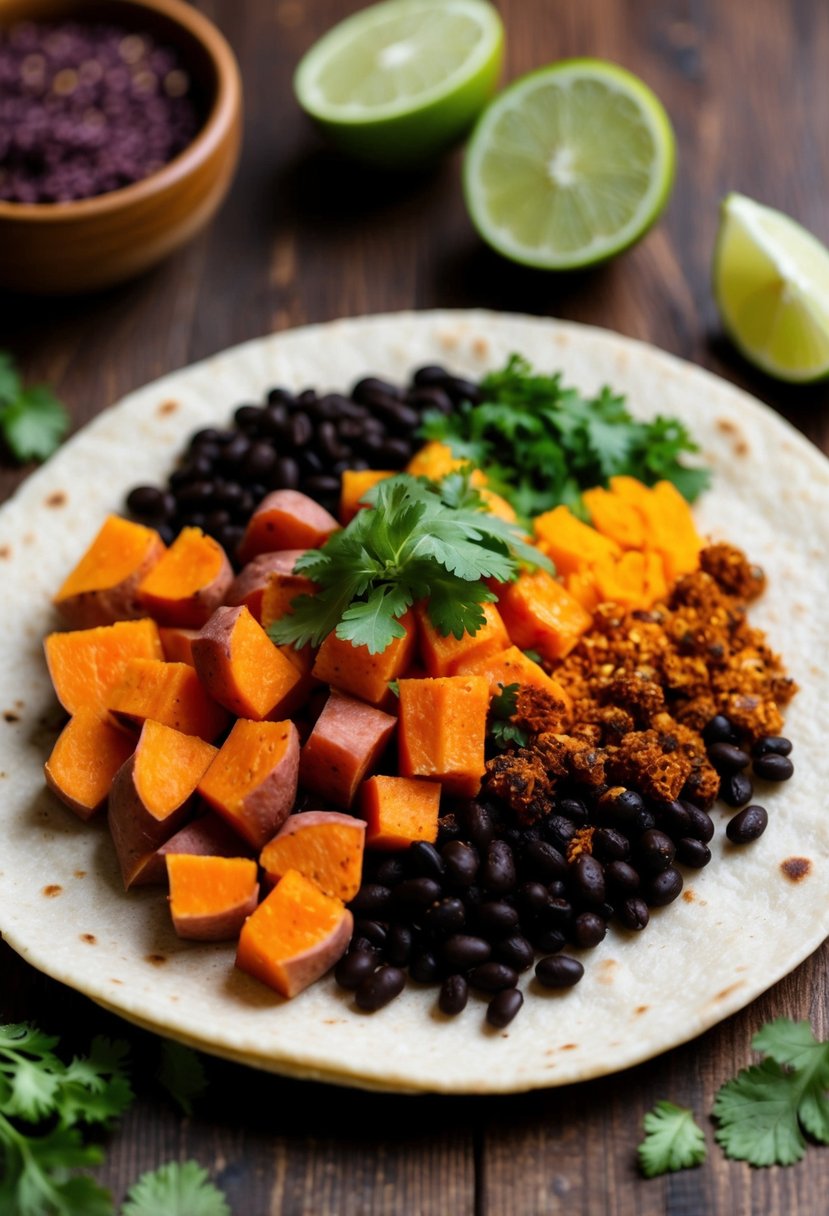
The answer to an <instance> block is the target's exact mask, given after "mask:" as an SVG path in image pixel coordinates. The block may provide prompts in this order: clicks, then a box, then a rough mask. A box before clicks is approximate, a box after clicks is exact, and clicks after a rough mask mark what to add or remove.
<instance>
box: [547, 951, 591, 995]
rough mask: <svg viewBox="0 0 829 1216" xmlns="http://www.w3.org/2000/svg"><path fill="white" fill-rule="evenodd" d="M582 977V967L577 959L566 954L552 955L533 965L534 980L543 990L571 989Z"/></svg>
mask: <svg viewBox="0 0 829 1216" xmlns="http://www.w3.org/2000/svg"><path fill="white" fill-rule="evenodd" d="M583 975H584V967H583V966H582V965H581V963H580V962H579V961H578V959H575V958H570V957H569V956H568V955H566V954H553V955H551V957H550V958H542V959H539V961H538V962H537V963H536V965H535V978H536V979H537V980H538V982H539V984H543V985H544V987H545V988H572V987H573V985H574V984H577V983H578V982H579V980H580V979H581V977H582V976H583Z"/></svg>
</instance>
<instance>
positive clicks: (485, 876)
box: [481, 840, 546, 895]
mask: <svg viewBox="0 0 829 1216" xmlns="http://www.w3.org/2000/svg"><path fill="white" fill-rule="evenodd" d="M515 883H516V872H515V858H514V857H513V855H512V849H511V848H510V847H509V845H508V844H507V843H506V841H504V840H493V841H492V843H491V844H490V846H489V848H488V849H487V853H486V861H485V862H484V864H483V866H482V867H481V885H482V886H483V888H484V890H486V891H489V892H490V894H492V895H508V894H509V893H510V891H512V890H513V889H514V888H515ZM545 895H546V892H545Z"/></svg>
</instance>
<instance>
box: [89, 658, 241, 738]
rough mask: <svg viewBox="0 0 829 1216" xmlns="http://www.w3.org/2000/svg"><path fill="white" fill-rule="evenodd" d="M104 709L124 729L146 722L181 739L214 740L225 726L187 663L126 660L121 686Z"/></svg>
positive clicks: (220, 712) (219, 709) (223, 717)
mask: <svg viewBox="0 0 829 1216" xmlns="http://www.w3.org/2000/svg"><path fill="white" fill-rule="evenodd" d="M106 708H107V709H109V710H111V711H112V713H113V714H115V716H116V718H118V720H119V721H121V722H123V723H125V724H126V725H134V726H140V725H141V724H142V723H143V722H145V721H146V720H147V719H148V718H152V719H153V721H154V722H162V723H163V724H164V725H165V726H172V727H173V729H174V730H180V731H182V732H183V733H184V734H185V735H198V736H199V737H200V738H202V739H207V740H208V741H209V740H211V739H215V738H216V736H217V735H220V734H221V733H222V731H223V730H224V728H225V727H226V726H227V712H226V710H224V709H223V708H222V706H221V705H218V704H217V703H216V702H215V701H214V700H213V698H212V697H211V696H210V695H209V694H208V693H207V691H206V689H205V688H204V685H203V684H202V683H201V681H200V680H199V677H198V676H197V675H196V673H195V671H194V669H193V668H192V667H190V665H189V664H188V663H164V662H163V661H162V660H160V659H130V660H129V662H128V663H127V664H126V665H125V667H124V669H123V674H122V678H121V682H120V683H119V684H117V685H116V686H115V688H113V689H112V691H111V692H110V693H109V695H108V697H107V698H106Z"/></svg>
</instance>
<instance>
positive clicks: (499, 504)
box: [479, 486, 518, 524]
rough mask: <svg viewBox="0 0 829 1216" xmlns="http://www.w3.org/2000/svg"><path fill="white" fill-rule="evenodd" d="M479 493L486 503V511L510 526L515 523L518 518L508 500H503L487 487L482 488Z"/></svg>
mask: <svg viewBox="0 0 829 1216" xmlns="http://www.w3.org/2000/svg"><path fill="white" fill-rule="evenodd" d="M479 492H480V495H481V498H482V499H483V500H484V502H485V503H486V509H487V511H489V513H490V515H497V516H498V518H499V519H503V520H505V521H506V522H507V523H508V524H514V523H515V521H516V520H517V518H518V516H517V514H516V512H515V507H513V505H512V503H509V502H507V500H506V498H502V497H501V495H500V494H496V493H495V491H494V490H489V489H487V487H486V486H482V487H480V491H479Z"/></svg>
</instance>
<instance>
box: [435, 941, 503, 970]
mask: <svg viewBox="0 0 829 1216" xmlns="http://www.w3.org/2000/svg"><path fill="white" fill-rule="evenodd" d="M440 953H441V957H442V958H443V960H444V962H446V963H447V964H448V965H449V966H450V967H457V968H458V969H459V970H461V971H467V970H468V969H469V968H470V967H477V966H478V965H479V964H480V963H488V962H489V959H490V957H491V955H492V947H491V946H490V944H489V942H488V941H485V940H484V938H482V937H472V935H471V934H468V933H455V934H453V935H452V937H448V938H447V939H446V941H445V942H444V943H443V945H442V946H441V950H440Z"/></svg>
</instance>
